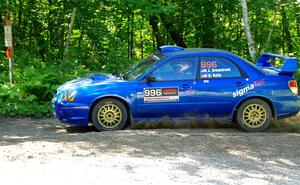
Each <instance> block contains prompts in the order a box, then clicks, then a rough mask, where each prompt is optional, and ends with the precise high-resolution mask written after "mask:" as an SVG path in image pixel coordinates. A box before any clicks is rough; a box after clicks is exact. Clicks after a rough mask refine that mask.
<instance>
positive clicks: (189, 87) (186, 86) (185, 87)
mask: <svg viewBox="0 0 300 185" xmlns="http://www.w3.org/2000/svg"><path fill="white" fill-rule="evenodd" d="M181 88H182V89H192V88H193V87H192V86H190V85H189V84H182V85H181Z"/></svg>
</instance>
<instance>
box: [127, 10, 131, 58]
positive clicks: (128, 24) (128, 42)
mask: <svg viewBox="0 0 300 185" xmlns="http://www.w3.org/2000/svg"><path fill="white" fill-rule="evenodd" d="M130 18H131V17H130V14H128V15H127V57H128V58H131V55H130V53H131V52H130V46H131V44H130Z"/></svg>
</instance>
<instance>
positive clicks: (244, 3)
mask: <svg viewBox="0 0 300 185" xmlns="http://www.w3.org/2000/svg"><path fill="white" fill-rule="evenodd" d="M241 4H242V12H243V20H244V27H245V34H246V38H247V42H248V49H249V53H250V56H251V59H252V60H253V61H254V60H255V57H256V50H255V46H254V41H253V39H252V35H251V29H250V24H249V17H248V7H247V0H241Z"/></svg>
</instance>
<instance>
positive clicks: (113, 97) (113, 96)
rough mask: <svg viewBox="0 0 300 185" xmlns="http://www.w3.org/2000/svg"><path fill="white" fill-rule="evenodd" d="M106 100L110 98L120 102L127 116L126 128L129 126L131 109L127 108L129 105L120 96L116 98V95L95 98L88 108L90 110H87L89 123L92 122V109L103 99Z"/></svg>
mask: <svg viewBox="0 0 300 185" xmlns="http://www.w3.org/2000/svg"><path fill="white" fill-rule="evenodd" d="M108 98H111V99H116V100H118V101H120V102H121V103H123V105H124V106H125V108H126V110H127V116H128V120H127V123H126V126H129V125H130V124H131V122H132V114H131V108H130V106H129V103H128V102H127V101H126V100H125V99H124V98H122V97H120V96H116V95H107V96H101V97H98V98H96V99H95V100H94V101H93V103H92V105H91V106H90V110H89V122H92V112H93V109H94V107H95V105H96V104H97V103H98V102H100V101H102V100H104V99H108ZM126 126H125V127H126Z"/></svg>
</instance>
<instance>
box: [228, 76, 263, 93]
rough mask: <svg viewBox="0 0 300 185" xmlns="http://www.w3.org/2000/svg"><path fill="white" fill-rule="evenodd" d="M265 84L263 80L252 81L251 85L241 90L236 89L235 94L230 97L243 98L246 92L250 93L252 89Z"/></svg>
mask: <svg viewBox="0 0 300 185" xmlns="http://www.w3.org/2000/svg"><path fill="white" fill-rule="evenodd" d="M264 84H265V80H264V79H262V80H256V81H254V82H253V83H252V84H250V85H248V86H246V87H244V88H242V89H236V90H235V92H234V93H233V94H232V96H233V97H234V98H235V97H238V96H243V95H244V94H245V93H246V92H248V91H251V90H252V89H254V88H256V87H260V86H262V85H264Z"/></svg>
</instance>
